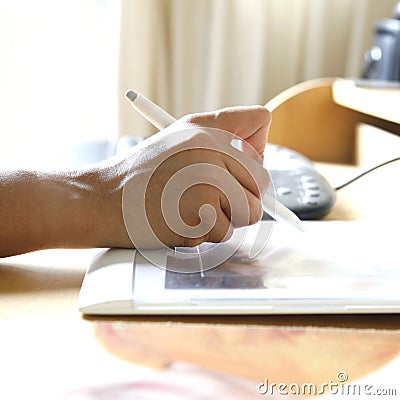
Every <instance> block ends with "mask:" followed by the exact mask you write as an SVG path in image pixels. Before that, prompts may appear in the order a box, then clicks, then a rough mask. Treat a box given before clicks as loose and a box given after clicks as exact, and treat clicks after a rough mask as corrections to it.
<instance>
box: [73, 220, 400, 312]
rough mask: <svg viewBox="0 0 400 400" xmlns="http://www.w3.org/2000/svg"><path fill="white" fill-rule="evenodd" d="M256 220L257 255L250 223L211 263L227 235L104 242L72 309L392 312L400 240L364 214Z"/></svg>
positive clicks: (398, 297) (398, 308) (399, 298)
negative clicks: (294, 223) (295, 223)
mask: <svg viewBox="0 0 400 400" xmlns="http://www.w3.org/2000/svg"><path fill="white" fill-rule="evenodd" d="M259 224H264V225H263V228H267V231H270V233H271V235H270V237H269V240H268V241H266V244H265V247H264V248H262V249H259V250H260V251H258V254H257V255H256V256H255V257H254V254H252V256H251V257H249V254H250V253H251V248H252V247H253V245H254V237H255V236H254V235H255V232H256V231H257V232H258V229H259V228H260V227H259V226H258V224H257V225H255V226H253V227H252V228H251V229H250V230H248V231H246V232H247V233H246V235H245V236H244V239H243V240H242V242H241V243H240V246H239V248H238V249H237V250H236V251H235V252H234V253H233V254H232V255H231V256H230V257H229V258H228V259H227V260H226V261H224V262H222V263H221V264H220V265H218V266H216V267H213V268H202V266H204V264H206V265H207V266H209V265H210V263H209V260H208V261H207V262H206V263H203V261H206V260H205V258H204V257H205V256H204V255H206V256H207V250H208V249H209V248H213V253H214V254H215V253H216V252H217V253H218V254H224V252H225V253H226V252H227V250H229V246H231V245H232V243H230V242H229V241H228V242H226V243H223V244H218V245H215V244H209V243H205V244H203V245H201V246H200V248H192V249H189V248H188V249H183V252H182V251H178V252H176V251H174V250H169V249H168V250H165V249H162V250H152V251H151V252H147V253H146V252H144V253H143V252H139V251H136V250H121V249H110V250H106V251H104V252H103V253H101V254H100V255H98V256H97V257H96V258H95V259H94V260H93V263H92V265H91V266H90V268H89V269H88V271H87V273H86V276H85V279H84V281H83V284H82V288H81V292H80V296H79V309H80V310H81V312H82V313H84V314H97V315H102V314H104V315H134V314H316V313H323V314H326V313H398V312H400V257H399V255H398V251H397V246H398V239H397V237H395V236H394V235H392V234H391V232H388V231H385V230H383V229H381V228H380V227H379V226H377V225H371V224H368V223H365V222H339V221H338V222H336V221H314V222H305V228H306V230H305V233H303V234H302V233H298V232H293V231H292V230H290V228H287V227H286V226H281V225H280V224H277V223H274V222H272V221H262V222H260V223H259ZM235 245H236V244H235ZM215 246H219V247H216V248H215ZM180 250H182V249H180ZM216 250H217V251H216ZM227 254H228V253H227ZM149 259H151V260H152V262H150V261H149ZM155 260H156V261H155ZM154 264H157V265H154Z"/></svg>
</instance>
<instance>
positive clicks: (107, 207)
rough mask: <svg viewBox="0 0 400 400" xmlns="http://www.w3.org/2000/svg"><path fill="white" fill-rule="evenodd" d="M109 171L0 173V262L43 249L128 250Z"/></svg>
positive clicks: (127, 241) (117, 199) (116, 189)
mask: <svg viewBox="0 0 400 400" xmlns="http://www.w3.org/2000/svg"><path fill="white" fill-rule="evenodd" d="M111 174H112V171H111V170H110V169H109V168H108V169H107V168H103V169H102V168H93V169H91V170H87V171H82V172H56V173H53V172H52V173H47V172H46V173H44V172H32V171H9V172H3V173H0V257H5V256H9V255H15V254H20V253H25V252H29V251H34V250H40V249H47V248H60V247H61V248H83V247H113V246H116V247H119V246H122V247H130V246H132V244H131V242H130V240H129V238H128V236H127V235H126V233H125V229H124V226H123V221H122V216H120V218H118V214H119V213H120V211H119V210H118V205H119V204H120V196H121V195H120V193H119V192H118V186H117V185H116V186H114V187H113V182H114V183H116V184H117V182H116V180H115V179H113V177H112V176H111Z"/></svg>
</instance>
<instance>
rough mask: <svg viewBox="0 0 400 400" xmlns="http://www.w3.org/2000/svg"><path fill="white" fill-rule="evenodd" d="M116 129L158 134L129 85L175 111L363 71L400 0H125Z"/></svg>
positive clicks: (242, 100) (260, 96) (254, 100)
mask: <svg viewBox="0 0 400 400" xmlns="http://www.w3.org/2000/svg"><path fill="white" fill-rule="evenodd" d="M121 1H122V3H121V37H120V67H119V72H120V76H119V93H120V100H119V133H120V135H124V134H134V135H137V136H142V135H145V136H147V135H150V134H151V133H152V132H154V131H155V129H154V128H153V127H151V126H150V125H149V124H148V123H146V122H145V121H143V119H142V118H141V117H139V116H138V115H136V113H135V112H134V111H133V110H132V109H131V107H130V106H129V104H128V102H127V101H126V100H125V99H124V96H123V94H124V92H125V90H126V89H127V88H132V89H134V90H136V91H139V92H142V93H143V94H145V95H146V96H147V97H149V98H151V99H152V100H154V101H155V102H157V103H158V104H160V105H161V106H162V107H164V108H165V109H167V110H168V111H169V112H170V113H171V114H172V115H174V116H176V117H180V116H182V115H184V114H186V113H191V112H197V111H205V110H212V109H216V108H220V107H224V106H228V105H237V104H264V103H266V102H267V101H268V100H269V99H271V98H272V97H273V96H274V95H276V94H278V93H279V92H281V91H282V90H284V89H286V88H288V87H290V86H292V85H294V84H296V83H298V82H301V81H305V80H308V79H312V78H317V77H324V76H341V77H359V76H360V74H361V70H362V65H363V54H364V52H365V51H366V50H367V49H368V47H369V46H370V45H371V41H372V37H373V33H374V24H375V22H376V20H377V19H379V18H384V17H388V16H390V14H391V12H392V9H393V7H394V5H395V4H396V1H395V0H146V1H145V0H121Z"/></svg>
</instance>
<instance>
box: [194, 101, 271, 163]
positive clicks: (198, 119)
mask: <svg viewBox="0 0 400 400" xmlns="http://www.w3.org/2000/svg"><path fill="white" fill-rule="evenodd" d="M189 122H191V123H194V124H196V125H201V126H205V127H210V128H217V129H222V130H225V131H228V132H231V133H233V134H234V135H236V136H238V137H239V138H241V139H243V140H245V141H246V142H247V143H248V144H250V145H251V146H252V147H253V149H254V150H255V151H256V152H257V153H258V155H259V156H260V157H261V158H262V157H263V154H264V149H265V146H266V144H267V140H268V129H269V126H270V124H271V113H270V112H269V111H268V110H267V109H266V108H265V107H263V106H240V107H227V108H223V109H221V110H217V111H214V112H208V113H201V114H192V115H190V116H189ZM243 150H244V152H246V149H243ZM246 153H247V152H246ZM250 155H251V154H250Z"/></svg>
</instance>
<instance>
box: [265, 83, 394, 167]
mask: <svg viewBox="0 0 400 400" xmlns="http://www.w3.org/2000/svg"><path fill="white" fill-rule="evenodd" d="M374 90H375V89H360V90H358V89H357V88H356V86H355V85H354V82H352V81H346V80H341V79H335V78H325V79H317V80H311V81H306V82H303V83H300V84H298V85H296V86H293V87H291V88H289V89H287V90H285V91H284V92H282V93H280V94H279V95H277V96H276V97H274V98H273V99H272V100H270V101H269V102H268V103H267V104H266V105H265V106H266V108H267V109H269V110H270V111H271V112H272V124H271V129H270V133H269V141H270V142H271V143H277V144H280V145H283V146H287V147H289V148H292V149H294V150H296V151H299V152H301V153H302V154H304V155H305V156H307V157H309V158H310V159H311V160H314V161H323V162H332V163H343V164H354V163H355V162H356V131H357V129H356V128H357V125H358V124H360V123H366V124H371V125H374V126H377V127H380V128H383V129H385V130H387V131H389V132H394V133H397V134H400V120H399V117H400V90H393V91H391V92H390V90H389V91H388V90H386V91H385V93H386V97H385V99H389V102H390V104H391V109H390V110H388V107H385V105H384V104H382V101H381V100H380V97H379V96H377V95H378V94H379V95H382V90H381V91H379V92H377V91H374ZM366 94H368V95H369V96H370V98H369V99H372V100H375V99H376V100H377V102H376V104H374V103H373V101H372V100H369V99H368V98H366ZM388 96H389V97H388ZM390 96H392V97H393V99H392V98H391V97H390ZM378 97H379V98H378ZM396 100H397V101H396ZM393 102H395V104H393ZM339 103H342V104H339ZM397 107H398V109H399V112H397V109H396V108H397ZM389 108H390V107H389ZM376 109H379V110H381V111H379V112H375V110H376ZM389 111H390V113H389ZM373 114H375V115H373ZM392 116H393V117H392Z"/></svg>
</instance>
